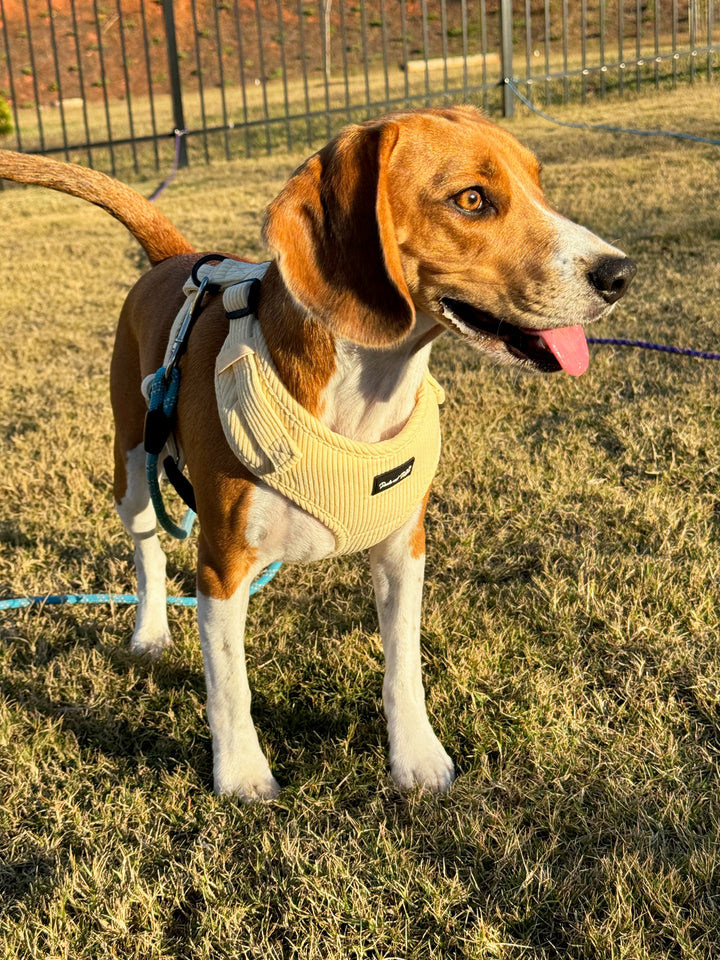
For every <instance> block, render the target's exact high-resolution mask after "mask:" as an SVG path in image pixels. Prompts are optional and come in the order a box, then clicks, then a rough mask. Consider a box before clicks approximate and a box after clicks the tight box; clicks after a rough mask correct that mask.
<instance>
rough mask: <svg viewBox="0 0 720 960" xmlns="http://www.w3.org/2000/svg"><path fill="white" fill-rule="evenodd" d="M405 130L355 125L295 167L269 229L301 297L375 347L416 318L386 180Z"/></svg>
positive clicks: (337, 330)
mask: <svg viewBox="0 0 720 960" xmlns="http://www.w3.org/2000/svg"><path fill="white" fill-rule="evenodd" d="M398 134H399V129H398V125H397V123H395V122H393V121H387V120H386V121H379V122H377V123H369V124H363V125H361V126H354V127H348V128H347V129H346V130H344V131H343V132H342V133H341V134H339V136H338V137H336V138H335V139H334V140H331V141H330V143H329V144H328V145H327V146H326V147H324V148H323V149H322V150H321V151H320V152H319V153H316V154H315V155H314V156H312V157H310V159H309V160H307V161H306V162H305V163H304V164H303V166H302V167H300V168H299V170H297V171H296V172H295V173H294V174H293V176H292V177H291V178H290V180H289V181H288V183H287V184H286V186H285V188H284V189H283V190H282V191H281V193H280V194H279V195H278V196H277V197H276V198H275V200H274V201H273V202H272V203H271V204H270V207H269V208H268V213H267V218H266V220H265V226H264V231H263V233H264V238H265V241H266V243H267V244H268V246H269V247H270V249H271V250H272V252H273V253H274V254H275V256H276V257H277V261H278V266H279V268H280V272H281V274H282V277H283V280H284V281H285V284H286V286H287V288H288V290H289V291H290V293H291V294H292V295H293V297H294V298H295V300H296V301H297V302H298V303H299V304H300V305H301V306H302V307H303V308H304V309H305V310H306V311H307V312H308V313H309V314H311V315H312V316H314V317H316V318H317V319H318V320H320V321H322V323H323V324H324V325H325V326H326V327H327V328H328V329H329V330H330V331H331V332H332V333H334V334H336V335H337V336H340V337H344V338H346V339H348V340H352V341H354V342H355V343H359V344H362V345H364V346H369V347H387V346H391V345H392V344H394V343H397V342H399V341H400V340H403V339H404V338H405V337H406V336H407V335H408V333H409V332H410V330H411V329H412V327H413V324H414V322H415V309H414V306H413V302H412V300H411V297H410V292H409V290H408V286H407V283H406V282H405V277H404V276H403V272H402V267H401V263H400V251H399V249H398V244H397V239H396V236H395V228H394V224H393V219H392V211H391V207H390V201H389V198H388V188H387V164H388V160H389V158H390V154H391V153H392V149H393V147H394V146H395V143H396V141H397V138H398Z"/></svg>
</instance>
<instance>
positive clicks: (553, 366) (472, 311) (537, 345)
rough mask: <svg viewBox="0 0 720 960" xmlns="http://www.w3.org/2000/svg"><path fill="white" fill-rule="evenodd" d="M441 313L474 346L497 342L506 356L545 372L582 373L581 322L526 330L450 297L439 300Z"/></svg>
mask: <svg viewBox="0 0 720 960" xmlns="http://www.w3.org/2000/svg"><path fill="white" fill-rule="evenodd" d="M440 307H441V310H442V315H443V317H444V318H445V319H446V320H449V321H450V323H451V324H452V326H453V327H454V328H455V329H456V330H458V331H459V333H460V334H461V335H462V336H463V338H464V339H466V340H468V341H470V342H471V343H473V344H474V345H476V346H483V345H487V346H490V345H501V346H502V347H504V348H505V351H506V352H507V355H508V358H509V359H511V360H512V361H514V362H516V363H521V364H522V365H523V366H531V367H533V368H534V369H536V370H542V371H543V372H546V373H555V372H557V371H558V370H564V371H565V372H566V373H569V374H571V375H572V376H576V377H577V376H580V374H582V373H585V371H586V370H587V368H588V364H589V361H590V358H589V355H588V348H587V340H586V339H585V333H584V331H583V328H582V325H581V324H575V325H574V326H569V327H554V328H552V329H547V330H529V329H526V328H523V327H518V326H515V325H514V324H512V323H508V321H507V320H501V319H499V318H498V317H496V316H495V315H494V314H492V313H489V312H488V311H486V310H481V309H479V308H478V307H474V306H472V304H469V303H465V302H464V301H462V300H454V299H453V298H452V297H442V298H441V299H440Z"/></svg>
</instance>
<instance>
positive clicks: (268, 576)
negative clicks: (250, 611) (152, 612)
mask: <svg viewBox="0 0 720 960" xmlns="http://www.w3.org/2000/svg"><path fill="white" fill-rule="evenodd" d="M281 566H282V564H281V563H280V562H279V561H278V562H277V563H271V564H270V566H269V567H268V568H267V569H266V570H265V571H263V573H261V574H260V576H259V577H258V578H257V580H254V581H253V582H252V583H251V584H250V596H251V597H252V596H253V595H254V594H256V593H257V592H258V590H260V589H262V587H264V586H265V585H266V584H268V583H270V581H271V580H272V578H273V577H274V576H275V574H276V573H277V572H278V570H279V569H280V567H281ZM137 602H138V598H137V596H136V595H135V594H133V593H61V594H49V595H43V596H37V597H12V598H11V599H9V600H0V610H19V609H20V608H21V607H31V606H33V605H35V604H41V605H42V606H45V604H49V605H59V604H65V603H68V604H76V603H117V604H125V605H132V604H136V603H137ZM167 602H168V604H169V605H170V606H173V607H196V606H197V600H196V598H195V597H168V598H167Z"/></svg>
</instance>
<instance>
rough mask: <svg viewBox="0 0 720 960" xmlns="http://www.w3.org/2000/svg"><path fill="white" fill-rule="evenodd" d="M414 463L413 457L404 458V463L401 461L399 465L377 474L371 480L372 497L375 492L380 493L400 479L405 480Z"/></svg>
mask: <svg viewBox="0 0 720 960" xmlns="http://www.w3.org/2000/svg"><path fill="white" fill-rule="evenodd" d="M414 463H415V457H411V458H410V459H409V460H406V461H405V463H401V464H400V466H399V467H393V468H392V470H388V471H387V472H386V473H380V474H378V476H377V477H375V479H374V480H373V486H372V496H373V497H374V496H375V494H376V493H382V492H383V490H388V489H389V488H390V487H394V486H395V484H397V483H400V482H401V481H402V480H406V479H407V478H408V477H409V476H410V474H411V473H412V469H413V464H414Z"/></svg>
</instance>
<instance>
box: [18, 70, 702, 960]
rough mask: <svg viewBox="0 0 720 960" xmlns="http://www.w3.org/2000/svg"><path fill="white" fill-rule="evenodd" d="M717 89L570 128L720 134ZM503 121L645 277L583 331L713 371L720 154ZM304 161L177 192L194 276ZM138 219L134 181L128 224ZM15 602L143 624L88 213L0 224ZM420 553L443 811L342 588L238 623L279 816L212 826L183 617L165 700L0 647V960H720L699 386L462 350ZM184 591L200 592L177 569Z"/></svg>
mask: <svg viewBox="0 0 720 960" xmlns="http://www.w3.org/2000/svg"><path fill="white" fill-rule="evenodd" d="M717 95H718V90H717V87H716V86H706V85H703V86H701V87H697V88H695V89H693V90H687V89H685V90H683V91H682V92H679V93H676V94H667V93H665V94H659V95H653V96H645V97H643V98H641V99H637V100H631V101H629V102H627V103H623V104H619V105H617V104H616V105H610V104H595V105H594V106H593V107H592V109H591V110H590V109H588V110H587V111H586V112H585V113H582V114H581V113H580V111H579V110H578V109H577V108H575V109H564V108H562V107H559V108H557V109H558V110H560V111H561V115H562V116H563V117H564V118H566V119H572V120H577V119H579V118H580V117H582V118H583V119H587V120H589V121H590V122H593V121H596V122H610V123H617V124H621V125H626V124H627V125H630V126H636V127H664V128H665V129H685V130H688V131H689V132H694V133H701V134H704V135H709V136H715V137H718V136H720V117H719V116H718V112H717ZM519 113H520V115H519V116H518V118H517V119H516V120H515V121H514V122H513V123H512V124H510V129H512V130H513V132H515V133H516V134H517V135H518V136H519V137H520V138H521V139H522V140H523V141H524V142H526V143H528V144H529V145H530V146H532V147H533V148H534V149H535V150H536V152H537V153H538V154H539V156H540V157H541V159H542V160H543V163H544V174H543V176H544V181H545V186H546V190H547V193H548V196H549V197H550V198H551V200H552V202H553V203H554V204H555V205H556V206H557V207H558V208H559V209H561V210H562V211H563V212H564V213H566V214H567V215H568V216H571V217H572V218H574V219H577V220H579V221H581V222H583V223H585V224H586V225H588V226H589V227H591V228H592V229H594V230H596V231H598V232H600V233H601V234H602V235H603V236H605V237H606V238H607V239H609V240H613V241H616V242H617V243H618V244H619V245H620V246H621V247H622V248H623V249H624V250H626V251H627V252H628V253H630V254H631V255H632V256H633V257H634V258H635V259H636V260H637V262H638V276H637V278H636V280H635V282H634V284H633V287H632V289H631V292H630V294H629V295H628V297H627V298H626V300H624V301H622V302H621V303H620V304H619V305H618V307H617V308H616V310H615V311H614V313H613V315H612V316H611V317H610V318H609V319H608V320H606V321H604V322H603V323H602V324H601V325H598V327H597V329H596V330H595V331H593V332H594V333H596V334H597V335H599V336H626V337H633V338H642V339H651V340H659V341H661V342H667V343H676V344H681V345H686V346H695V347H700V348H705V349H710V350H717V349H718V344H719V343H720V208H719V206H718V169H719V166H718V164H719V156H720V155H719V154H718V150H717V148H712V147H708V146H701V145H696V144H687V143H680V142H674V141H668V140H657V141H654V140H645V139H638V138H632V137H613V136H611V135H609V134H605V133H591V132H588V133H584V132H580V131H572V130H563V129H558V128H555V127H552V126H550V125H549V124H547V123H545V122H544V121H542V120H539V119H537V118H534V117H529V116H525V115H524V114H525V111H524V110H520V111H519ZM300 159H301V155H300V154H296V155H293V156H277V157H273V158H271V159H265V160H263V162H262V164H259V163H257V162H256V161H252V160H237V161H233V162H232V163H217V164H215V165H213V166H211V167H207V168H206V167H193V168H191V169H189V170H186V171H183V172H181V174H180V175H179V176H178V178H177V180H176V181H175V183H174V185H173V186H172V188H171V189H169V190H168V191H167V192H165V193H164V194H163V196H162V198H161V200H160V202H159V204H160V206H161V207H162V209H163V210H164V211H165V212H167V213H168V215H169V216H170V217H171V218H172V219H173V221H174V222H175V223H177V225H178V226H179V227H180V228H181V229H182V230H183V231H185V232H186V233H187V235H188V236H190V237H191V238H192V239H193V240H194V241H195V242H196V243H197V244H198V246H199V247H200V248H207V249H220V250H222V249H229V250H235V251H238V252H243V253H245V254H246V255H249V256H261V255H262V250H261V247H260V245H259V228H260V223H261V220H262V214H263V209H264V207H265V205H266V204H267V202H268V201H269V200H270V199H271V198H272V196H273V195H274V194H275V193H276V192H277V190H278V189H279V187H280V185H281V184H282V182H283V181H284V179H285V177H286V176H287V175H288V174H289V173H290V172H291V170H292V169H293V168H294V167H295V166H296V164H297V162H298V161H299V160H300ZM149 186H150V185H149V184H148V183H144V184H141V185H140V187H141V189H142V190H143V191H145V192H149ZM0 209H1V220H2V224H3V227H2V230H1V231H0V251H1V254H2V262H3V263H4V264H5V273H4V283H3V310H2V319H1V320H0V325H1V326H0V329H1V332H2V335H1V337H0V364H1V367H2V371H3V373H2V377H1V378H0V436H1V437H2V462H3V467H2V470H1V471H0V497H1V502H2V508H1V510H0V595H2V596H11V595H18V594H26V593H42V592H66V591H112V592H129V591H132V590H134V579H133V573H132V551H131V548H130V543H129V540H128V538H127V537H126V536H125V534H124V532H123V531H122V529H121V526H120V524H119V521H118V520H117V518H116V516H115V514H114V511H113V507H112V494H111V437H112V425H111V417H110V408H109V402H108V391H107V372H108V365H109V358H110V351H111V349H112V339H113V331H114V325H115V319H116V317H117V314H118V311H119V308H120V305H121V303H122V300H123V298H124V296H125V294H126V292H127V290H128V289H129V287H130V286H131V284H132V283H133V281H134V279H135V278H136V277H137V276H139V275H140V273H141V272H142V271H143V269H144V265H143V262H142V257H141V256H140V254H139V252H138V250H137V247H136V245H135V244H134V241H132V240H131V238H129V237H128V236H127V234H126V233H125V232H124V230H123V228H122V227H120V226H119V225H118V224H117V223H116V222H115V221H113V220H112V219H111V218H109V217H107V216H106V215H105V214H103V213H102V212H100V211H98V210H96V209H94V208H90V207H88V206H87V205H84V204H82V203H81V202H80V201H76V200H73V199H70V198H67V197H63V196H60V195H57V194H54V193H51V192H48V191H41V190H31V189H25V190H20V189H8V190H5V191H3V192H2V193H0ZM432 366H433V371H434V373H435V375H436V376H437V377H438V379H439V380H440V381H441V382H442V383H443V384H444V386H445V388H446V391H447V395H448V399H447V402H446V405H445V407H444V410H443V413H442V421H443V432H444V452H443V457H442V460H441V467H440V471H439V474H438V478H437V483H436V485H435V489H434V495H433V497H432V499H431V504H430V508H429V520H428V550H429V556H428V572H427V587H426V602H425V610H424V631H423V652H424V660H425V669H426V672H425V677H426V686H427V690H428V703H429V711H430V714H431V716H432V719H433V722H434V725H435V727H436V729H437V731H438V734H439V736H440V738H441V740H442V741H443V743H444V745H445V746H446V748H447V749H448V752H449V753H450V755H451V756H452V757H453V759H454V760H455V761H456V763H457V766H458V769H459V773H460V776H459V779H458V781H457V783H456V784H455V785H454V787H453V788H452V790H451V791H450V793H449V794H448V795H446V796H445V797H442V798H439V799H437V798H432V797H428V796H411V797H408V798H403V797H400V796H399V795H398V794H397V793H396V792H395V791H394V789H393V788H392V786H391V785H390V783H389V782H388V779H387V772H386V771H387V758H386V743H385V731H384V722H383V719H382V712H381V684H382V653H381V647H380V641H379V637H378V635H377V626H376V620H375V615H374V610H373V602H372V591H371V586H370V578H369V571H368V566H367V562H366V559H365V558H364V557H363V556H357V557H351V558H346V559H342V560H334V561H330V562H327V563H324V564H319V565H316V566H312V567H308V568H303V567H286V568H284V569H283V570H282V571H281V572H280V574H279V575H278V576H277V577H276V579H275V580H274V581H273V582H272V584H270V585H269V586H267V587H266V588H264V590H263V591H262V592H261V593H260V594H259V595H258V596H257V597H256V598H255V599H254V600H253V601H252V603H251V610H250V617H249V625H248V640H247V646H248V665H249V672H250V679H251V684H252V687H253V690H254V716H255V720H256V722H257V724H258V727H259V729H260V735H261V740H262V742H263V745H264V747H265V748H266V749H267V751H268V754H269V756H270V759H271V764H272V766H273V770H274V772H275V774H276V775H277V777H278V779H279V780H280V782H281V784H282V785H283V791H282V794H281V796H280V798H279V799H278V801H276V802H273V803H269V804H262V805H256V806H251V807H244V806H241V805H239V804H237V803H234V802H232V801H229V800H218V799H217V798H215V797H214V796H213V795H212V793H211V779H212V764H211V753H210V736H209V731H208V727H207V722H206V718H205V714H204V697H205V694H204V681H203V675H202V659H201V654H200V649H199V643H198V640H197V634H196V628H195V624H194V615H193V613H192V611H186V610H178V609H173V610H172V611H171V614H170V618H171V623H172V628H173V632H174V636H175V641H176V642H175V645H174V647H173V648H172V649H171V650H170V651H168V652H167V653H166V654H165V656H164V657H163V658H162V660H161V661H160V662H159V663H158V664H156V665H153V666H149V665H147V664H144V663H140V662H137V661H135V660H133V658H131V657H130V655H129V654H128V652H127V647H126V644H127V640H128V638H129V635H130V633H131V629H132V626H131V625H132V611H130V610H127V609H124V608H115V609H113V608H107V607H86V608H67V607H66V608H54V609H46V610H36V609H32V610H24V611H19V612H13V613H4V614H1V615H0V682H1V683H2V700H0V794H1V795H2V805H1V807H0V851H2V854H1V856H0V895H1V896H2V901H3V904H4V905H3V909H2V911H0V956H2V957H7V958H10V957H13V958H16V957H32V958H43V960H46V958H47V960H55V958H58V960H59V958H63V960H64V958H72V960H80V958H82V960H84V958H98V957H102V958H121V957H122V958H124V960H125V958H131V957H132V958H138V960H140V958H142V960H156V958H157V960H161V958H162V960H169V958H173V960H175V958H193V960H195V958H211V957H212V958H213V960H216V958H233V960H234V958H245V957H247V958H260V957H262V958H285V957H302V958H313V960H314V958H333V960H335V958H346V957H349V958H384V960H390V958H393V957H402V958H436V957H443V958H445V957H447V958H451V957H463V958H473V960H475V958H477V960H480V958H482V960H484V958H496V957H497V958H508V960H514V958H525V957H528V958H529V957H532V958H542V960H545V958H547V960H551V958H559V957H562V958H571V960H588V958H592V960H595V958H597V960H611V958H612V960H617V958H623V960H660V958H663V960H664V958H667V960H676V958H683V960H700V958H711V957H714V956H716V955H717V951H718V947H719V946H720V901H719V900H718V889H720V871H719V868H718V863H720V856H719V843H720V802H719V800H718V795H719V786H720V784H719V782H718V781H719V779H720V776H719V774H720V767H719V758H720V623H719V619H720V618H719V616H718V609H719V607H718V587H717V585H718V582H720V580H719V571H720V493H719V489H720V483H719V479H720V455H719V454H718V451H719V450H720V409H719V407H718V395H719V387H720V366H719V365H718V364H716V363H710V362H705V363H703V362H700V361H694V360H690V359H684V358H669V357H665V356H661V355H658V354H654V353H644V352H638V351H632V350H625V351H623V350H620V349H614V348H602V347H596V348H592V362H591V368H590V371H589V372H588V373H587V374H586V375H585V376H583V377H582V378H580V379H579V380H574V379H571V378H568V377H564V376H562V375H558V376H555V377H551V378H542V377H527V376H521V375H519V374H517V373H513V372H508V371H504V370H497V369H495V368H493V367H492V366H491V365H489V364H488V363H487V362H486V361H485V360H483V359H482V358H481V357H479V356H478V355H477V354H474V353H472V352H471V351H470V350H469V349H467V348H465V347H464V346H462V345H461V344H459V343H457V342H455V341H453V340H452V339H451V338H449V337H446V338H443V339H441V340H440V341H439V342H438V344H437V346H436V348H435V349H434V353H433V364H432ZM167 546H168V550H169V575H170V578H171V581H172V582H171V584H170V589H171V592H173V593H183V592H185V593H190V592H192V590H193V562H194V561H193V544H192V543H190V544H183V545H171V544H170V543H168V544H167Z"/></svg>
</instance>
